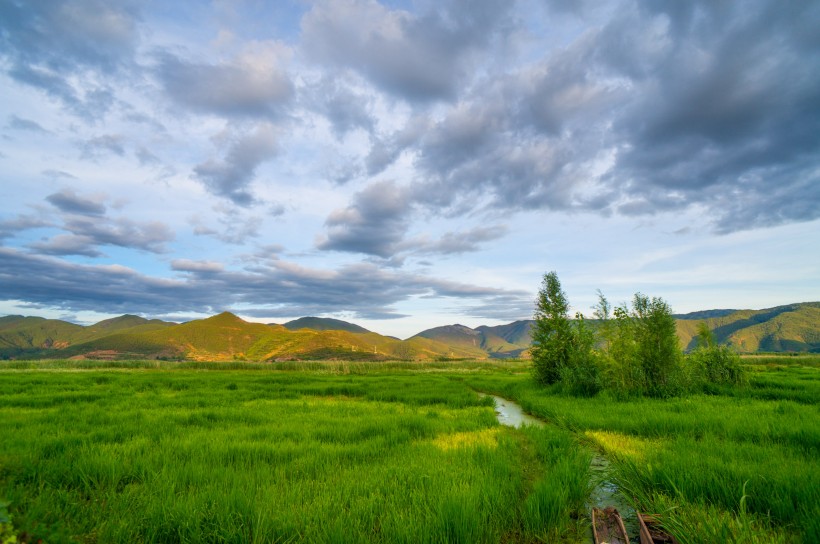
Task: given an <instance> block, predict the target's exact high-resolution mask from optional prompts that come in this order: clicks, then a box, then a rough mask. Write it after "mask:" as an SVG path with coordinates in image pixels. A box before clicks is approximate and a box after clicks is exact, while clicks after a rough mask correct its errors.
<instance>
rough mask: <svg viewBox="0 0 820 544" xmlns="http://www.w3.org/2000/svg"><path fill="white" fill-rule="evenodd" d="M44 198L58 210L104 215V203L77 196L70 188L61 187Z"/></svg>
mask: <svg viewBox="0 0 820 544" xmlns="http://www.w3.org/2000/svg"><path fill="white" fill-rule="evenodd" d="M46 200H47V201H48V202H49V203H50V204H51V205H52V206H54V207H56V208H58V209H59V210H60V211H63V212H66V213H72V214H81V215H104V214H105V205H103V204H102V203H101V202H98V201H96V200H90V199H87V198H83V197H81V196H78V195H77V193H75V192H74V191H73V190H72V189H67V188H66V189H62V190H61V191H58V192H56V193H54V194H51V195H48V196H47V197H46Z"/></svg>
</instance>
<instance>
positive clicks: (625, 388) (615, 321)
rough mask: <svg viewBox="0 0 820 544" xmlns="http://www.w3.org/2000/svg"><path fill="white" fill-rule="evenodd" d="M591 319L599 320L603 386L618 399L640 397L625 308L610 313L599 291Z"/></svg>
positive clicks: (632, 330)
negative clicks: (631, 394)
mask: <svg viewBox="0 0 820 544" xmlns="http://www.w3.org/2000/svg"><path fill="white" fill-rule="evenodd" d="M610 312H611V313H610ZM595 317H596V318H597V319H598V320H599V325H598V334H599V337H600V340H599V342H598V345H599V346H600V352H599V363H600V365H601V370H602V379H603V382H604V384H605V386H606V387H607V388H608V389H611V390H613V392H614V393H615V394H616V395H619V396H621V395H627V394H630V393H642V392H643V387H644V377H643V368H642V366H641V364H640V361H639V360H638V349H637V341H636V326H635V321H634V319H633V317H632V315H631V314H630V313H629V308H628V307H627V306H626V305H624V304H622V305H621V306H616V307H615V308H614V309H613V308H612V306H611V305H610V303H609V301H608V300H607V299H606V297H605V296H604V294H603V293H601V291H600V290H599V291H598V304H597V305H596V306H595Z"/></svg>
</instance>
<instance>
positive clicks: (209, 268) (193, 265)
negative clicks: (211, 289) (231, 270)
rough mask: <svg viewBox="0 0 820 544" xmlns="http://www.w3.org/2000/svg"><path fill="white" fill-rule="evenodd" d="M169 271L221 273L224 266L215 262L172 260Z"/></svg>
mask: <svg viewBox="0 0 820 544" xmlns="http://www.w3.org/2000/svg"><path fill="white" fill-rule="evenodd" d="M171 270H175V271H177V272H194V273H197V274H207V273H213V272H223V271H224V270H225V266H224V265H223V264H222V263H218V262H215V261H192V260H189V259H174V260H172V261H171Z"/></svg>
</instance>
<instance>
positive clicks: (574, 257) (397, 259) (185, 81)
mask: <svg viewBox="0 0 820 544" xmlns="http://www.w3.org/2000/svg"><path fill="white" fill-rule="evenodd" d="M817 28H820V2H816V1H803V2H785V3H784V2H780V1H777V0H767V1H763V0H744V1H742V2H741V1H736V2H733V1H715V0H703V1H695V0H693V1H686V2H681V1H677V0H611V1H593V0H588V1H581V0H578V1H575V0H553V1H535V0H531V1H527V0H516V1H513V0H481V1H478V0H429V1H428V0H419V1H412V0H408V1H403V0H390V1H387V0H385V1H381V2H379V1H376V0H320V1H315V2H311V1H301V0H280V1H276V2H268V1H263V0H231V1H229V0H214V1H212V2H207V1H204V0H197V1H178V2H165V1H163V0H145V1H137V0H134V1H130V0H122V1H121V0H71V1H62V0H48V1H46V0H43V1H38V2H30V1H27V0H19V1H16V0H0V93H1V95H2V100H0V201H1V202H2V204H0V314H23V315H38V316H43V317H49V318H60V319H66V320H69V321H74V322H78V323H93V322H95V321H98V320H101V319H105V318H108V317H112V316H115V315H121V314H124V313H131V314H139V315H142V316H145V317H150V318H161V319H166V320H175V321H180V320H188V319H195V318H201V317H206V316H209V315H212V314H215V313H218V312H221V311H224V310H229V311H233V312H234V313H236V314H237V315H240V316H241V317H243V318H246V319H248V320H253V321H260V322H278V323H282V322H285V321H287V320H289V319H293V318H296V317H300V316H307V315H313V316H326V317H335V318H339V319H346V320H348V321H352V322H355V323H358V324H360V325H362V326H365V327H367V328H369V329H371V330H373V331H375V332H379V333H382V334H390V335H394V336H398V337H402V338H406V337H408V336H411V335H413V334H415V333H417V332H419V331H421V330H424V329H427V328H430V327H434V326H440V325H445V324H453V323H461V324H464V325H468V326H477V325H481V324H486V325H496V324H501V323H507V322H510V321H514V320H517V319H527V318H530V317H531V316H532V313H533V303H534V299H535V296H536V293H537V291H538V289H539V287H540V283H541V280H542V277H543V275H544V274H545V273H547V272H549V271H555V272H557V274H558V277H559V278H560V280H561V283H562V286H563V288H564V290H565V292H566V294H567V297H568V299H569V301H570V304H571V305H572V311H573V312H575V311H580V312H582V313H585V314H587V315H589V314H590V313H591V307H592V306H593V305H594V304H595V302H596V300H597V294H596V292H597V290H601V292H603V293H604V294H605V295H606V296H607V298H608V299H609V301H610V302H611V303H615V304H619V303H621V302H626V301H629V300H630V299H631V298H632V296H633V294H634V293H636V292H641V293H644V294H646V295H649V296H658V297H662V298H663V299H664V300H666V301H667V302H668V303H669V304H670V305H671V307H672V308H673V310H674V311H675V312H679V313H684V312H690V311H696V310H704V309H715V308H744V309H760V308H768V307H772V306H777V305H782V304H788V303H793V302H804V301H817V300H820V33H818V32H817Z"/></svg>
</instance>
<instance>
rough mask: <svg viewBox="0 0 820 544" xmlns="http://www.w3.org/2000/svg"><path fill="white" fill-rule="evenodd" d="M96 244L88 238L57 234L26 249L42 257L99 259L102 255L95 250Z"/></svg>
mask: <svg viewBox="0 0 820 544" xmlns="http://www.w3.org/2000/svg"><path fill="white" fill-rule="evenodd" d="M96 245H97V244H96V243H95V241H94V240H93V239H92V238H90V237H89V236H77V235H74V234H58V235H56V236H54V237H52V238H49V239H47V240H44V241H41V242H34V243H32V244H29V246H28V247H30V248H31V249H33V250H34V251H35V252H36V253H39V254H42V255H83V256H85V257H101V256H102V255H103V253H102V252H101V251H99V250H98V249H96V247H95V246H96Z"/></svg>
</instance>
